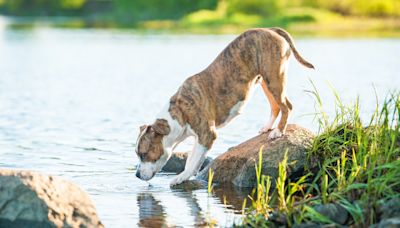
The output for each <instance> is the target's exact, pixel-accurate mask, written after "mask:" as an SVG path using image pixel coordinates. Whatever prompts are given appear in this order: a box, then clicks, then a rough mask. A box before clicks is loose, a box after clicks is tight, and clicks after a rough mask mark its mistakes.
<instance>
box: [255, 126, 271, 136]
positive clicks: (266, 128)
mask: <svg viewBox="0 0 400 228" xmlns="http://www.w3.org/2000/svg"><path fill="white" fill-rule="evenodd" d="M269 130H271V127H270V126H265V127H263V128H261V129H260V130H259V131H258V134H262V133H267V132H268V131H269Z"/></svg>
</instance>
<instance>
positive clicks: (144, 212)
mask: <svg viewBox="0 0 400 228" xmlns="http://www.w3.org/2000/svg"><path fill="white" fill-rule="evenodd" d="M198 188H199V186H198V185H196V181H194V182H191V181H188V182H187V183H186V184H185V185H183V186H181V188H178V189H174V190H172V192H171V198H174V197H177V198H180V199H184V202H185V207H186V209H187V211H186V212H187V213H188V214H186V216H189V217H186V218H185V222H189V223H191V224H194V225H195V226H206V225H207V221H206V219H205V218H204V213H203V211H202V209H201V207H200V205H199V202H198V200H197V197H196V195H195V194H194V193H193V191H194V190H198ZM181 202H182V201H181ZM137 204H138V207H139V223H138V226H139V227H175V225H173V224H171V222H172V223H174V222H176V221H167V214H168V212H167V210H168V209H169V210H171V208H172V207H168V208H167V209H166V208H164V206H163V205H162V202H161V201H160V200H158V199H157V198H156V197H154V196H153V194H152V193H150V192H142V193H140V194H138V196H137ZM170 206H171V205H170ZM178 207H179V206H178ZM182 209H183V208H182ZM184 214H185V213H183V214H182V215H184ZM187 219H188V220H187ZM190 220H191V221H190ZM182 222H184V221H182Z"/></svg>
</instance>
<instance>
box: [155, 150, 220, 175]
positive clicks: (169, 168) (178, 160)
mask: <svg viewBox="0 0 400 228" xmlns="http://www.w3.org/2000/svg"><path fill="white" fill-rule="evenodd" d="M187 156H188V153H187V152H175V153H173V154H172V156H171V158H170V159H169V160H168V162H167V164H165V165H164V167H163V168H162V169H161V172H167V173H181V172H182V171H183V170H184V169H185V164H186V159H187ZM211 161H212V158H210V157H207V158H206V160H205V161H204V162H203V164H202V166H201V168H200V170H202V169H203V168H204V167H206V166H207V165H208V164H209V163H210V162H211Z"/></svg>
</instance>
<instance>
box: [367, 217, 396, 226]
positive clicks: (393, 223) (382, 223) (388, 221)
mask: <svg viewBox="0 0 400 228" xmlns="http://www.w3.org/2000/svg"><path fill="white" fill-rule="evenodd" d="M371 227H376V228H399V227H400V218H390V219H383V220H381V221H380V222H379V223H378V224H375V225H373V226H371Z"/></svg>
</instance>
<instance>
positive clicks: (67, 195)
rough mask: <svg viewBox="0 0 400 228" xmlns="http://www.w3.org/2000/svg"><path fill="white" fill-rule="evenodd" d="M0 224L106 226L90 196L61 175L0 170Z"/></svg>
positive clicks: (8, 225)
mask: <svg viewBox="0 0 400 228" xmlns="http://www.w3.org/2000/svg"><path fill="white" fill-rule="evenodd" d="M0 227H104V226H103V224H102V223H101V222H100V220H99V218H98V216H97V213H96V209H95V207H94V206H93V204H92V202H91V201H90V199H89V197H88V195H87V194H86V193H85V192H84V191H82V190H81V189H80V188H79V187H77V186H76V185H74V184H72V183H70V182H67V181H65V180H62V179H60V178H57V177H52V176H47V175H42V174H39V173H36V172H31V171H15V170H4V169H0Z"/></svg>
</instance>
